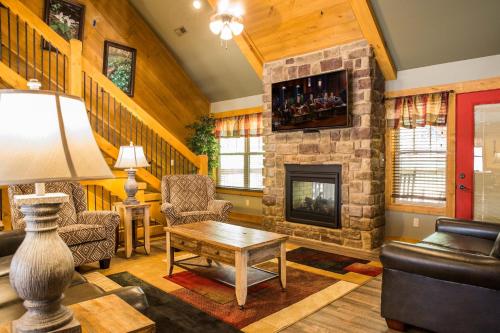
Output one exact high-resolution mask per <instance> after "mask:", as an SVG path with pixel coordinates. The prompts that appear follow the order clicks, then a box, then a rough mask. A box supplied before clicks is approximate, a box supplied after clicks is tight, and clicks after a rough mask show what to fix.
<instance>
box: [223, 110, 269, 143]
mask: <svg viewBox="0 0 500 333" xmlns="http://www.w3.org/2000/svg"><path fill="white" fill-rule="evenodd" d="M256 135H262V113H254V114H246V115H242V116H235V117H228V118H220V119H216V120H215V136H216V137H218V138H220V137H238V136H244V137H247V136H256Z"/></svg>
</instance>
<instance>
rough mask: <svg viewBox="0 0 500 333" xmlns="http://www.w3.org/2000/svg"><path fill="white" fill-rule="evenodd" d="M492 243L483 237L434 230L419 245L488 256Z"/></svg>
mask: <svg viewBox="0 0 500 333" xmlns="http://www.w3.org/2000/svg"><path fill="white" fill-rule="evenodd" d="M493 243H494V242H493V241H491V240H488V239H484V238H477V237H472V236H464V235H462V234H454V233H448V232H435V233H433V234H432V235H430V236H429V237H427V238H425V239H424V240H423V241H421V242H420V243H419V245H420V246H422V247H427V248H431V249H439V250H449V251H458V252H463V253H470V254H479V255H484V256H489V255H490V253H491V249H492V248H493Z"/></svg>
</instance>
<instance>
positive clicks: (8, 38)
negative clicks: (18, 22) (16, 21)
mask: <svg viewBox="0 0 500 333" xmlns="http://www.w3.org/2000/svg"><path fill="white" fill-rule="evenodd" d="M10 39H11V38H10V8H7V42H8V45H9V68H10V65H11V61H10V58H11V56H12V48H11V45H10Z"/></svg>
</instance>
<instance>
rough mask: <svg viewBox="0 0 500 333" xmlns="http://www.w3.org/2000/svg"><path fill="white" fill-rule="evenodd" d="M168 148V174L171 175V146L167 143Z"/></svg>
mask: <svg viewBox="0 0 500 333" xmlns="http://www.w3.org/2000/svg"><path fill="white" fill-rule="evenodd" d="M168 149H169V152H168V174H169V175H171V174H172V146H171V145H168Z"/></svg>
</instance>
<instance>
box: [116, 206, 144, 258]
mask: <svg viewBox="0 0 500 333" xmlns="http://www.w3.org/2000/svg"><path fill="white" fill-rule="evenodd" d="M150 207H151V204H148V203H139V204H137V205H125V204H123V203H116V204H114V205H113V210H114V211H116V212H118V214H120V219H121V220H122V221H123V228H124V230H125V256H126V257H127V258H130V256H131V255H132V250H133V249H135V248H136V247H138V246H144V250H145V251H146V254H149V252H150V250H151V245H150V234H149V210H150ZM138 220H142V221H143V223H142V224H143V227H144V243H139V242H138V241H137V221H138Z"/></svg>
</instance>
